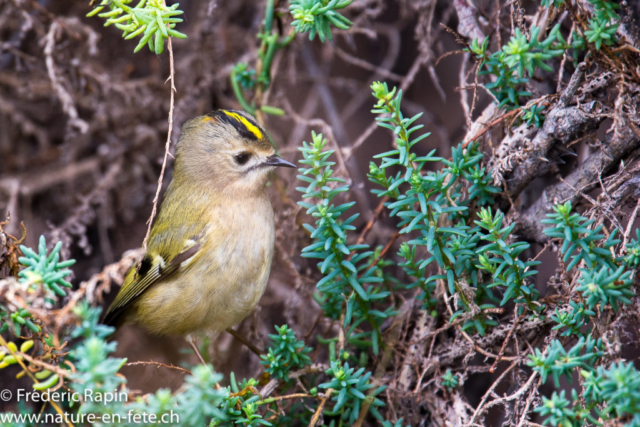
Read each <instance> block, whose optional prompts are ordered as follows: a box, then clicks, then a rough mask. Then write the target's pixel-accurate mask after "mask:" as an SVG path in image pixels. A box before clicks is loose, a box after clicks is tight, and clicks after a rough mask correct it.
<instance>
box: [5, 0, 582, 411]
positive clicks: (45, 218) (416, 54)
mask: <svg viewBox="0 0 640 427" xmlns="http://www.w3.org/2000/svg"><path fill="white" fill-rule="evenodd" d="M457 1H458V0H454V1H448V0H446V1H445V0H443V1H435V0H355V1H354V2H353V4H352V5H350V6H349V7H348V8H347V9H346V12H345V15H346V16H348V17H349V18H350V19H351V20H352V21H353V22H354V26H353V27H352V29H351V30H349V31H347V32H344V31H334V38H333V40H332V41H331V42H327V43H324V44H322V43H320V41H319V40H317V39H316V40H314V41H309V40H308V37H307V35H306V34H303V35H299V36H297V37H296V39H295V40H294V42H293V43H292V44H291V45H290V46H289V47H288V48H287V49H285V50H284V51H282V52H281V53H280V54H278V56H277V57H276V59H275V63H274V72H273V76H272V85H271V87H270V89H269V92H268V94H267V95H266V101H265V102H266V103H267V104H269V105H273V106H276V107H280V108H282V109H284V110H285V111H286V112H287V113H286V115H285V116H284V117H273V116H270V117H268V118H267V122H266V128H267V129H268V130H269V131H270V133H271V134H272V136H273V138H274V140H275V141H276V143H277V145H278V149H279V151H280V153H281V154H282V156H283V157H284V158H286V159H287V160H291V161H294V160H297V159H299V157H300V156H299V154H298V153H297V147H299V146H300V144H301V142H302V141H303V140H306V141H309V140H310V131H311V129H314V130H316V131H320V132H323V133H324V134H325V136H326V137H328V139H329V141H330V144H331V145H332V146H333V147H334V148H336V149H339V150H340V154H341V159H340V161H339V163H338V165H337V166H336V169H337V172H338V174H340V175H341V176H343V177H344V178H345V179H347V181H348V183H349V184H350V185H351V186H352V189H353V192H352V193H350V197H353V199H354V200H356V201H357V205H356V207H355V208H353V209H352V210H351V211H350V212H356V211H357V212H360V213H361V217H360V218H359V222H358V223H357V224H356V225H358V226H359V227H361V226H362V225H363V224H364V223H365V222H366V221H367V220H369V219H370V218H371V217H372V215H373V212H374V210H375V208H376V207H377V206H378V203H379V201H378V200H377V199H376V198H375V197H374V196H373V195H372V194H371V193H370V189H371V188H372V186H371V184H370V183H369V182H368V181H367V178H366V174H367V172H368V170H369V162H370V161H371V160H372V156H373V155H374V154H377V153H379V152H382V151H386V150H387V149H389V147H391V144H392V137H391V135H390V134H389V132H387V131H385V130H380V129H377V128H376V127H375V125H374V116H373V115H372V114H371V112H370V110H371V108H372V106H373V97H372V96H371V95H370V92H371V91H370V89H369V86H370V84H371V83H372V82H373V81H378V80H381V81H387V82H388V83H389V85H390V86H391V85H399V86H401V87H402V88H403V89H404V100H403V104H402V105H403V108H404V112H405V114H406V115H407V116H409V115H414V114H417V113H420V112H423V113H424V115H423V116H422V117H421V118H420V119H419V121H418V122H419V123H421V124H424V125H425V130H426V131H429V132H432V136H431V137H430V138H428V139H427V140H425V141H424V142H422V143H421V144H420V148H419V150H421V151H423V152H425V153H426V152H428V151H430V150H431V149H434V148H436V149H438V154H440V155H443V156H445V155H446V156H448V155H449V153H450V147H452V146H453V145H457V144H458V143H460V142H461V141H462V140H463V138H464V136H465V134H466V131H467V125H468V123H469V120H468V118H467V116H468V114H465V111H464V109H463V102H461V99H466V101H465V102H466V103H467V104H468V105H471V104H472V102H471V93H470V91H468V90H466V89H467V88H466V86H467V85H468V84H469V83H468V82H469V78H468V76H469V73H470V72H472V70H471V66H472V63H471V62H470V61H467V62H463V58H465V56H464V54H462V53H461V52H457V53H456V54H451V55H449V56H446V57H444V58H442V60H441V61H439V62H437V59H438V58H439V57H441V56H442V55H443V54H445V53H453V52H455V51H458V50H460V49H462V46H461V45H459V44H458V43H457V42H456V41H455V39H454V37H453V36H452V35H451V34H450V33H448V32H447V31H445V29H444V27H443V26H442V25H441V24H444V25H446V26H449V27H451V28H454V29H455V28H458V24H459V22H458V13H457V12H456V9H455V7H454V5H455V3H456V2H457ZM167 3H169V4H173V3H174V2H173V1H168V2H167ZM464 3H465V4H468V3H467V2H464ZM475 4H476V6H477V8H478V9H477V10H476V13H478V16H480V18H481V19H484V20H486V21H487V22H489V21H490V22H494V21H495V22H501V21H503V22H504V24H503V29H504V31H505V34H503V35H502V36H503V40H505V38H507V37H508V34H509V32H510V28H509V11H508V10H502V9H498V10H496V9H495V8H494V6H495V4H498V5H499V3H496V2H495V1H489V0H486V1H477V2H475ZM524 6H525V8H528V9H531V8H532V7H534V6H536V7H537V3H536V4H535V5H534V4H533V3H528V2H525V4H524ZM180 9H182V10H184V12H185V22H183V23H181V24H179V25H178V26H177V28H176V29H177V30H179V31H181V32H183V33H185V34H187V35H188V39H186V40H174V42H173V52H174V56H175V71H176V88H177V93H176V107H175V112H174V125H175V129H174V133H173V138H172V139H173V142H175V141H177V139H178V137H179V133H180V126H181V125H182V123H184V122H185V121H186V120H188V119H190V118H192V117H195V116H198V115H202V114H206V113H208V112H210V111H211V110H214V109H216V108H239V105H238V103H237V101H236V100H235V97H234V95H233V92H232V90H231V86H230V83H229V73H230V72H231V69H232V67H233V66H234V65H235V64H236V63H238V62H248V63H250V64H253V63H254V62H255V59H256V55H257V46H258V45H257V41H256V38H255V36H256V34H257V33H258V31H259V29H260V25H261V20H262V18H263V13H264V5H263V2H262V1H253V0H191V1H187V0H184V1H182V2H180ZM279 10H280V11H281V12H283V18H282V19H281V20H280V21H279V25H281V26H282V28H283V30H282V32H283V33H285V32H286V31H288V26H289V23H290V17H289V16H288V15H287V14H286V13H285V12H286V9H285V8H284V7H282V6H281V7H280V9H279ZM89 11H90V7H89V4H88V1H80V0H73V1H72V0H68V1H64V2H59V1H52V0H38V1H36V0H0V41H1V43H2V44H1V45H0V46H1V50H0V214H1V215H4V213H5V212H9V211H10V212H11V222H10V223H9V224H8V225H7V226H6V227H5V229H6V231H7V232H9V233H12V234H19V230H20V227H19V224H20V222H21V221H22V222H24V224H25V225H26V227H27V230H28V234H27V239H26V242H25V244H26V245H28V246H31V247H33V246H35V245H36V244H37V239H38V237H39V236H40V235H41V234H45V235H46V236H47V238H48V242H49V243H51V244H53V243H55V242H56V241H62V242H63V243H64V254H65V257H72V258H75V259H77V260H78V263H77V264H76V266H75V267H74V272H75V278H74V283H75V284H78V283H80V282H81V281H84V280H87V279H89V278H90V277H91V276H92V275H94V274H96V273H99V272H100V271H102V270H103V268H104V267H105V266H106V265H108V264H111V263H114V262H117V261H118V260H119V259H120V257H121V255H122V254H123V253H124V252H125V251H127V250H129V249H134V248H138V247H140V245H141V243H142V240H143V237H144V235H145V232H146V221H147V219H148V217H149V214H150V212H151V201H152V199H153V195H154V193H155V190H156V185H157V179H158V175H159V171H160V167H161V162H162V156H163V153H164V143H165V139H166V135H167V130H168V129H167V126H168V124H167V114H168V109H169V86H168V85H167V84H165V80H166V79H167V77H168V75H169V58H168V55H167V53H166V52H165V53H164V54H163V55H161V56H157V55H155V54H154V53H151V52H150V51H149V50H148V49H146V48H144V49H142V50H141V51H140V52H139V53H137V54H135V55H134V54H133V49H134V47H135V45H136V43H135V42H133V41H126V40H123V39H122V38H121V37H120V34H121V33H120V31H118V30H117V29H115V28H110V27H109V28H104V27H103V26H102V23H103V20H102V19H100V18H98V17H93V18H86V17H85V15H86V13H88V12H89ZM467 59H468V58H467ZM463 63H464V64H466V65H465V66H464V68H461V64H463ZM568 74H570V73H568ZM543 83H544V82H542V83H541V84H540V87H539V88H538V89H539V92H540V94H544V93H546V92H549V91H553V90H554V89H555V87H552V86H550V85H548V87H547V86H545V85H544V84H543ZM461 87H464V89H462V90H461V89H460V88H461ZM545 91H546V92H545ZM488 103H489V97H488V96H487V95H486V93H485V92H484V91H483V90H479V92H478V98H477V100H476V102H475V108H474V111H473V113H472V114H471V117H474V118H475V117H477V116H478V115H479V114H480V113H481V112H482V110H483V109H484V108H485V106H487V105H488ZM587 151H588V150H587ZM587 151H585V152H584V153H581V155H582V156H583V155H586V153H587ZM170 169H171V162H169V171H168V173H167V174H166V175H165V180H164V185H165V186H166V184H167V183H168V181H169V179H170V175H171V174H170ZM295 175H296V172H295V171H293V170H279V171H278V172H277V176H275V177H274V179H273V181H272V182H271V187H270V193H271V196H272V201H273V205H274V209H275V211H276V215H277V227H278V234H277V242H276V257H275V262H274V265H273V268H272V274H271V279H270V283H269V286H268V288H267V291H266V293H265V295H264V297H263V298H262V301H261V303H260V305H259V307H258V308H257V309H256V310H255V311H254V313H253V314H252V315H251V316H249V317H248V318H247V319H245V321H244V322H243V323H242V324H241V325H239V326H238V330H239V331H240V332H241V334H242V335H243V336H245V337H246V338H248V339H250V340H251V341H252V342H254V343H255V344H256V345H258V346H259V347H265V345H266V344H267V341H266V338H267V334H268V333H272V332H273V325H281V324H283V323H289V324H290V325H292V326H293V327H294V329H295V330H296V332H297V334H298V335H299V336H303V337H304V336H306V335H307V334H312V335H315V334H317V333H319V332H322V331H323V330H324V329H326V328H327V327H328V326H327V325H323V324H320V325H317V326H316V325H315V322H316V318H317V315H318V307H317V305H316V303H315V302H314V301H313V298H312V293H313V291H314V289H315V283H316V280H317V277H318V275H317V270H316V268H315V265H314V264H313V263H312V262H309V261H308V260H304V259H302V258H300V257H299V253H300V250H301V248H303V247H304V246H306V245H307V244H308V238H307V237H306V235H305V234H304V232H303V231H302V230H301V228H300V224H301V223H302V222H308V221H309V219H308V218H305V216H304V212H301V210H300V209H299V208H298V207H297V206H296V204H295V202H296V201H298V200H299V199H300V198H299V193H297V192H296V191H295V187H296V185H299V184H298V183H296V178H295ZM548 182H549V181H548V180H547V179H546V178H545V179H540V180H539V181H538V182H537V183H536V185H532V186H531V187H530V189H529V190H527V191H528V192H529V195H528V196H526V195H525V196H524V197H523V200H524V201H525V202H526V201H527V200H535V198H536V197H537V195H539V194H540V191H541V189H542V187H543V186H542V185H540V184H545V183H548ZM527 197H529V199H527ZM395 231H396V230H395V225H394V221H393V220H390V219H389V218H387V217H386V216H383V218H382V220H381V221H378V222H377V223H376V225H375V226H374V228H373V230H372V232H371V233H370V234H369V237H368V243H370V244H371V245H372V246H375V245H377V244H383V245H384V244H385V243H386V242H387V241H388V237H389V236H390V235H391V234H392V233H394V232H395ZM394 252H395V251H392V252H390V253H392V254H393V253H394ZM532 253H537V248H536V247H534V248H532ZM541 260H542V261H543V265H542V266H540V268H539V270H540V273H541V274H540V275H539V276H538V283H539V286H540V288H541V289H543V288H544V286H545V283H546V280H547V279H548V278H549V277H550V276H551V275H552V274H553V273H554V271H555V267H556V265H557V264H556V260H555V255H554V254H552V253H549V252H547V253H545V254H544V256H543V257H542V258H541ZM115 281H116V282H117V281H118V280H117V278H116V280H115ZM114 286H115V285H114ZM101 289H102V290H104V293H103V294H102V295H101V296H102V297H103V299H102V300H101V301H99V303H100V304H102V305H103V306H106V305H108V304H109V303H110V302H111V300H112V299H113V298H114V296H115V293H116V291H117V288H113V289H111V290H110V291H109V286H108V283H107V284H106V285H104V286H103V287H102V288H101ZM323 328H324V329H323ZM115 338H116V339H117V340H118V342H119V346H118V352H117V356H121V357H125V356H126V357H127V358H128V359H129V361H147V360H154V361H157V362H162V363H169V364H175V365H180V364H181V363H185V362H189V363H195V362H196V359H195V356H193V355H192V354H191V352H190V351H189V352H188V355H187V354H185V352H186V349H187V348H188V346H187V344H186V343H185V342H184V340H183V339H168V338H157V337H152V336H149V335H147V334H145V333H144V332H143V331H141V330H139V329H138V328H136V327H133V326H127V327H124V328H123V329H121V330H119V331H118V332H117V333H116V335H115ZM311 343H313V339H311ZM210 355H211V358H212V361H213V365H214V367H215V368H216V370H218V371H220V372H222V373H224V374H228V373H229V372H231V371H234V372H235V373H236V377H238V378H242V377H245V376H246V377H249V376H256V375H259V373H260V372H261V367H260V365H259V364H258V358H257V357H256V356H255V355H253V354H252V353H250V352H249V351H248V350H247V349H246V348H245V347H244V346H242V345H241V344H239V343H238V342H237V341H235V340H234V339H233V338H232V337H231V336H229V335H228V334H223V335H221V336H219V337H217V339H215V340H214V341H213V342H212V344H211V345H210ZM123 373H124V374H125V375H126V376H127V378H128V380H129V385H130V387H131V388H132V389H137V390H140V391H142V392H149V391H155V390H156V389H158V388H159V387H171V388H174V389H175V388H176V387H178V386H179V385H180V384H181V383H182V378H183V374H182V373H180V372H177V371H172V370H158V369H157V368H156V367H152V366H146V367H141V366H135V367H125V368H124V369H123ZM10 376H11V372H4V371H3V372H2V373H1V374H0V382H3V383H5V381H7V378H10ZM488 379H489V374H482V376H478V378H477V380H476V381H468V382H467V384H466V389H465V390H466V392H467V395H468V397H469V399H470V402H471V404H473V405H475V404H477V403H478V400H479V397H480V396H481V395H482V393H484V391H485V390H486V388H487V387H488V385H489V384H490V382H489V381H488ZM485 380H486V381H485ZM16 384H17V383H16V382H15V381H13V382H12V385H15V386H16V387H17V385H16ZM498 391H499V392H500V393H501V392H503V391H504V390H501V389H498Z"/></svg>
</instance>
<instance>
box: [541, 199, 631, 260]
mask: <svg viewBox="0 0 640 427" xmlns="http://www.w3.org/2000/svg"><path fill="white" fill-rule="evenodd" d="M553 210H554V213H552V214H548V215H547V217H548V218H547V219H543V220H542V223H543V224H550V225H553V226H554V227H550V228H547V229H546V230H544V233H545V234H546V235H548V236H550V237H553V238H561V239H564V242H563V244H562V248H561V249H560V251H561V252H562V253H563V254H564V257H563V259H562V260H563V262H565V263H566V262H569V260H570V259H571V262H569V264H568V265H567V270H571V269H572V268H574V267H575V266H577V265H578V264H579V263H580V262H581V261H584V263H585V264H586V266H587V267H588V268H590V269H594V268H596V266H598V265H599V266H603V267H609V268H611V269H616V268H617V264H616V262H618V261H619V259H618V258H614V256H613V255H612V253H611V248H612V247H613V246H615V245H617V244H618V243H620V240H619V239H616V238H615V236H616V233H617V232H618V230H617V229H614V230H613V231H612V232H611V234H610V235H609V237H607V239H606V240H605V241H604V242H602V240H603V239H604V237H605V235H604V234H602V233H601V231H602V228H603V226H602V225H599V226H598V227H596V228H591V225H592V224H593V223H594V220H592V219H591V220H587V218H585V217H583V216H582V215H579V214H577V213H572V206H571V202H567V203H565V204H563V205H556V206H554V208H553Z"/></svg>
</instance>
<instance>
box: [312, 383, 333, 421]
mask: <svg viewBox="0 0 640 427" xmlns="http://www.w3.org/2000/svg"><path fill="white" fill-rule="evenodd" d="M331 393H333V389H332V388H330V389H328V390H327V393H326V394H325V395H324V397H323V398H322V400H321V401H320V405H318V409H316V412H315V413H314V414H313V418H311V422H310V423H309V427H315V425H316V424H317V423H318V420H319V419H320V415H321V414H322V410H323V409H324V405H325V404H326V403H327V400H328V399H329V397H331Z"/></svg>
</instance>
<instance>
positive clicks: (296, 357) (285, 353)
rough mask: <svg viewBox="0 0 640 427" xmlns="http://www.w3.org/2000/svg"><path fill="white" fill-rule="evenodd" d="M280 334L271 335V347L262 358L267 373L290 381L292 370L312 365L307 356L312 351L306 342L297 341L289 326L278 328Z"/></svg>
mask: <svg viewBox="0 0 640 427" xmlns="http://www.w3.org/2000/svg"><path fill="white" fill-rule="evenodd" d="M275 328H276V331H277V332H278V334H269V338H271V343H272V344H271V346H270V347H269V351H268V353H267V354H265V355H263V356H261V357H262V359H263V360H262V361H261V362H260V363H262V364H263V365H266V366H267V369H266V371H267V373H269V375H271V376H272V377H274V378H277V379H279V380H288V376H289V373H290V372H291V371H292V370H296V369H301V368H304V367H305V366H307V365H310V364H311V359H309V356H307V354H308V353H310V352H311V351H312V349H311V348H309V347H306V346H305V345H304V342H302V341H298V340H297V339H296V335H295V333H294V332H293V331H292V330H291V328H289V325H282V326H280V327H278V326H276V327H275Z"/></svg>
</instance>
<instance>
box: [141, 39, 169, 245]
mask: <svg viewBox="0 0 640 427" xmlns="http://www.w3.org/2000/svg"><path fill="white" fill-rule="evenodd" d="M167 48H168V49H169V70H170V71H169V81H171V98H170V101H169V119H168V120H169V130H168V131H167V142H166V143H165V145H164V158H163V159H162V169H160V176H159V177H158V188H157V189H156V195H155V196H154V198H153V209H152V210H151V216H150V217H149V220H148V221H147V224H148V226H147V234H146V235H145V236H144V240H143V241H142V246H143V247H144V248H145V249H146V248H147V241H148V240H149V235H150V234H151V226H152V225H153V219H154V218H155V216H156V211H157V209H158V199H159V198H160V190H162V181H163V180H164V171H165V169H166V167H167V159H168V158H169V148H170V147H171V133H172V131H173V106H174V103H175V93H176V85H175V68H174V64H173V46H172V45H171V37H169V38H168V39H167Z"/></svg>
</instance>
